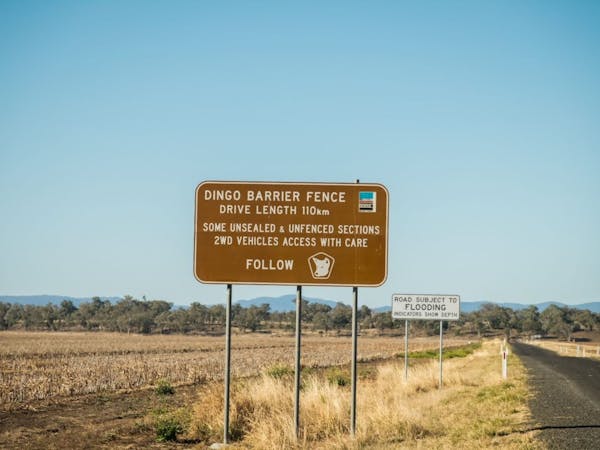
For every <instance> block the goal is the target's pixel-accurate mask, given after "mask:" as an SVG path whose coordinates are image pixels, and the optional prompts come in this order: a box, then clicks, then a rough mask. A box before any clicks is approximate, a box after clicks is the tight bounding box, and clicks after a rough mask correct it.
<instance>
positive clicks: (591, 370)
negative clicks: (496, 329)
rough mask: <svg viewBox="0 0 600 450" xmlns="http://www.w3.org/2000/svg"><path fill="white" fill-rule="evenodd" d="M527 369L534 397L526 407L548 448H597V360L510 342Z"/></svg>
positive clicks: (599, 379)
mask: <svg viewBox="0 0 600 450" xmlns="http://www.w3.org/2000/svg"><path fill="white" fill-rule="evenodd" d="M512 347H513V351H514V352H515V354H517V355H518V356H519V357H520V359H521V361H522V362H523V364H524V365H525V367H526V368H527V371H528V374H529V379H530V383H531V385H532V387H533V390H534V392H533V393H534V397H533V398H532V399H531V400H530V403H529V406H530V408H531V413H532V416H533V420H534V422H535V424H534V425H533V426H532V429H537V430H540V431H541V433H540V437H541V439H542V440H543V441H544V442H545V443H546V444H547V445H548V447H549V448H551V449H577V450H585V449H594V450H599V449H600V361H598V360H593V359H590V358H574V357H568V356H560V355H558V354H556V353H554V352H551V351H549V350H545V349H542V348H539V347H537V346H533V345H527V344H523V343H514V344H512Z"/></svg>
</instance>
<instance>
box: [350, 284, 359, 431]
mask: <svg viewBox="0 0 600 450" xmlns="http://www.w3.org/2000/svg"><path fill="white" fill-rule="evenodd" d="M352 294H353V295H352V406H351V409H350V432H351V433H352V436H354V435H355V434H356V359H357V353H358V352H357V347H358V287H353V288H352Z"/></svg>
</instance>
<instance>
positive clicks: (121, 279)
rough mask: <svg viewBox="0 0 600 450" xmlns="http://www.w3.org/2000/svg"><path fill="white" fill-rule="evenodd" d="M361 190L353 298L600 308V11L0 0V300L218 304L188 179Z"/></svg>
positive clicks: (313, 292)
mask: <svg viewBox="0 0 600 450" xmlns="http://www.w3.org/2000/svg"><path fill="white" fill-rule="evenodd" d="M357 178H359V179H360V180H361V181H362V182H375V183H381V184H383V185H385V186H386V187H387V188H388V190H389V193H390V232H389V238H390V245H389V271H388V280H387V282H386V283H385V284H384V285H383V286H381V287H378V288H364V289H361V290H360V291H359V296H360V299H359V303H360V304H366V305H368V306H379V305H386V304H389V303H390V302H391V295H392V294H393V293H442V294H459V295H461V296H462V299H463V300H465V301H473V300H488V301H493V302H500V301H519V302H522V303H538V302H542V301H546V300H556V301H562V302H565V303H569V304H576V303H582V302H586V301H598V300H600V2H597V1H575V2H574V1H568V0H565V1H545V0H544V1H531V0H526V1H522V0H515V1H497V2H493V1H418V2H416V1H410V2H406V1H389V2H385V1H379V2H354V1H339V2H335V1H331V2H321V1H318V2H279V1H273V2H269V1H252V2H251V1H240V2H208V1H189V2H188V1H101V2H100V1H99V2H82V1H69V2H66V1H53V2H46V1H40V2H35V1H11V0H4V1H2V2H0V295H21V294H22V295H25V294H60V295H69V296H93V295H102V296H105V295H106V296H122V295H125V294H131V295H133V296H134V297H137V298H141V297H142V296H143V295H145V296H146V297H147V298H148V299H165V300H169V301H172V302H174V303H176V304H187V303H190V302H192V301H200V302H202V303H218V302H222V301H224V298H225V286H221V285H216V286H215V285H203V284H200V283H199V282H197V281H196V280H195V278H194V276H193V272H192V266H193V263H192V256H193V228H194V223H193V222H194V221H193V219H194V218H193V215H194V191H195V188H196V186H197V185H198V184H199V183H200V182H202V181H204V180H241V181H295V182H302V181H319V182H354V181H355V180H356V179H357ZM293 293H295V288H294V287H293V286H239V287H238V286H236V287H234V291H233V295H234V300H235V299H242V298H251V297H255V296H261V295H268V296H278V295H283V294H293ZM304 293H305V295H307V296H311V297H314V296H318V297H323V298H328V299H333V300H340V301H344V302H346V303H349V302H350V301H351V296H352V292H351V289H350V288H315V287H313V288H305V290H304Z"/></svg>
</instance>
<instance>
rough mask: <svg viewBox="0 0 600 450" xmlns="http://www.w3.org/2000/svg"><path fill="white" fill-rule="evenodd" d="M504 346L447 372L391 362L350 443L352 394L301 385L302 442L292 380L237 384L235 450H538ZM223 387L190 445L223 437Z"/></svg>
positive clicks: (369, 395) (367, 386)
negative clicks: (505, 370) (506, 374)
mask: <svg viewBox="0 0 600 450" xmlns="http://www.w3.org/2000/svg"><path fill="white" fill-rule="evenodd" d="M500 363H501V361H500V357H499V355H498V343H487V344H485V346H484V347H483V349H482V350H480V351H478V352H476V353H475V354H473V355H470V356H468V357H465V358H458V359H454V360H449V361H446V362H445V363H444V388H443V389H442V390H439V389H438V373H439V368H438V366H437V363H436V362H428V363H426V364H422V365H419V366H417V367H414V368H412V369H411V370H410V373H409V380H408V381H407V382H405V381H404V380H403V374H404V367H403V365H402V364H398V363H387V364H384V365H381V366H380V367H378V368H377V373H376V374H375V376H374V377H373V379H365V380H362V381H361V382H360V383H359V389H358V399H357V415H358V420H357V433H356V437H355V439H352V438H350V437H349V425H350V423H349V415H350V391H349V388H348V387H339V386H337V385H334V384H331V383H329V382H328V381H327V379H326V377H323V376H319V375H316V374H312V375H309V376H307V377H304V379H303V386H304V387H303V390H302V394H301V402H300V403H301V436H300V439H299V440H298V441H297V440H296V438H295V436H294V425H293V418H292V411H293V386H292V381H291V378H289V377H288V378H285V377H283V378H279V379H275V378H273V377H270V376H267V375H263V376H261V377H260V378H258V379H253V380H245V381H242V382H240V383H238V384H236V385H235V387H234V389H233V394H232V407H231V434H232V438H233V439H234V440H235V441H237V444H236V445H235V446H236V447H239V448H253V449H282V448H286V449H305V448H306V449H308V448H310V449H357V448H361V449H362V448H372V449H384V448H385V449H389V448H427V449H430V448H440V449H442V448H443V449H446V448H490V447H499V448H504V449H513V448H514V449H523V448H532V449H534V448H539V444H537V443H536V441H535V439H534V436H533V434H532V433H531V432H529V433H528V432H526V423H527V420H528V409H527V406H526V398H527V386H526V382H525V381H526V380H525V375H524V370H523V367H522V366H521V365H520V363H519V362H518V361H517V360H516V359H512V360H511V362H510V368H509V370H510V380H509V381H508V382H504V381H503V380H502V379H501V373H500V372H501V367H500ZM222 398H223V397H222V388H221V387H220V386H207V387H206V388H204V389H203V390H202V391H201V392H200V394H199V400H198V402H197V403H196V405H195V406H194V411H193V414H192V417H193V419H192V426H191V428H190V431H189V433H190V437H192V438H194V439H201V440H204V441H205V442H207V443H210V442H216V441H220V440H221V439H222V421H223V416H222V411H223V406H222Z"/></svg>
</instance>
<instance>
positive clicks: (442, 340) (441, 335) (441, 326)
mask: <svg viewBox="0 0 600 450" xmlns="http://www.w3.org/2000/svg"><path fill="white" fill-rule="evenodd" d="M443 351H444V322H443V321H441V320H440V389H441V388H442V384H443V383H444V381H443V378H442V377H443V370H442V367H443V363H442V353H443Z"/></svg>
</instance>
